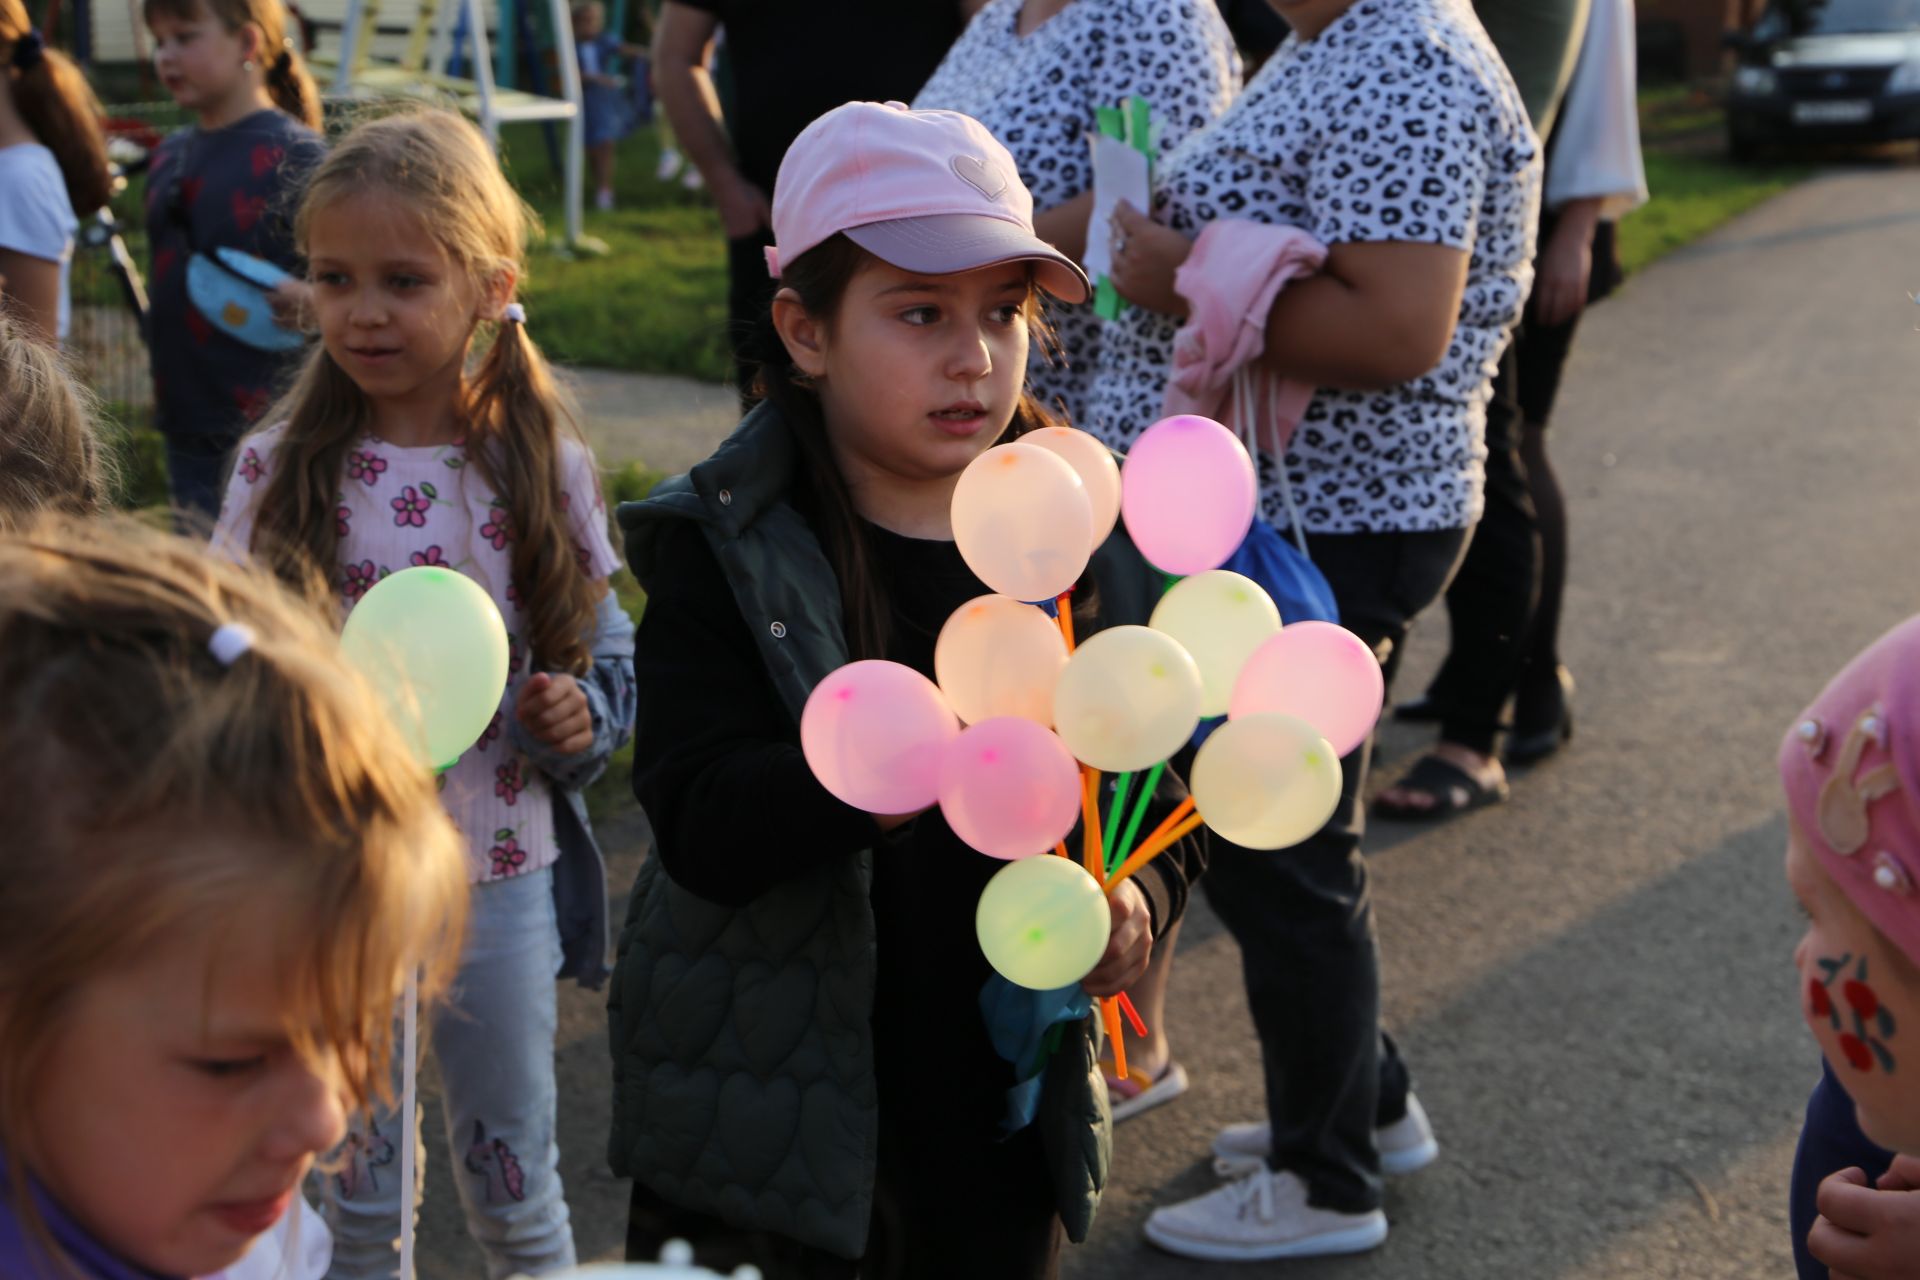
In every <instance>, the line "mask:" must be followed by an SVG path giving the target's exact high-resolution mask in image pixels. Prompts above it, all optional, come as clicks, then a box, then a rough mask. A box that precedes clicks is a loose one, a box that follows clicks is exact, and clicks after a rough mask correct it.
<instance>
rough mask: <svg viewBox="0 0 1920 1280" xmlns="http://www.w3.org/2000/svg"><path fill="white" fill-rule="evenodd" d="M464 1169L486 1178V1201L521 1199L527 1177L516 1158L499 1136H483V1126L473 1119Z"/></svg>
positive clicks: (492, 1202) (485, 1127) (524, 1195)
mask: <svg viewBox="0 0 1920 1280" xmlns="http://www.w3.org/2000/svg"><path fill="white" fill-rule="evenodd" d="M467 1171H468V1172H469V1173H477V1174H479V1175H480V1176H481V1177H483V1178H485V1179H486V1180H487V1203H488V1204H499V1203H500V1202H501V1201H503V1200H525V1199H526V1198H527V1180H526V1177H525V1175H523V1174H522V1173H521V1172H520V1158H519V1157H518V1156H516V1155H514V1154H513V1148H512V1147H509V1146H508V1145H507V1144H506V1143H505V1142H502V1141H501V1140H500V1139H499V1138H493V1139H489V1138H488V1137H487V1126H486V1125H484V1124H482V1123H481V1122H480V1121H478V1120H475V1121H474V1122H473V1145H472V1146H470V1147H468V1148H467Z"/></svg>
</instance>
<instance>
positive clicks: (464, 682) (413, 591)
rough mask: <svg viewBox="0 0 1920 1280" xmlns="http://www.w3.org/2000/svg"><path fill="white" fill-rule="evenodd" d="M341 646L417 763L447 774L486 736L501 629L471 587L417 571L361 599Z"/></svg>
mask: <svg viewBox="0 0 1920 1280" xmlns="http://www.w3.org/2000/svg"><path fill="white" fill-rule="evenodd" d="M340 646H341V648H342V649H344V650H345V651H346V655H347V659H348V661H350V662H352V663H353V664H354V666H356V667H358V668H359V669H360V671H361V672H362V673H363V674H364V675H365V676H366V677H367V679H368V680H369V681H371V682H372V684H373V687H374V688H375V689H377V690H379V691H380V694H381V696H382V697H383V698H385V699H386V702H387V707H388V709H389V710H390V711H391V712H392V714H393V719H394V724H395V725H396V727H398V728H399V730H400V732H401V733H402V734H404V735H405V736H406V738H407V740H408V743H409V745H410V746H412V748H413V751H414V754H415V755H416V756H417V757H418V758H419V759H420V761H421V763H423V764H425V765H427V766H429V767H431V768H433V769H435V770H445V769H449V768H451V767H452V766H453V764H454V762H455V761H457V760H458V759H459V758H460V755H461V753H462V752H464V751H465V750H466V749H467V748H468V747H470V746H472V745H473V744H474V743H475V742H477V741H479V739H480V735H481V734H482V733H484V732H486V728H487V724H488V722H489V721H491V720H492V719H493V715H494V712H496V711H498V710H499V709H500V695H501V694H502V693H504V692H505V691H506V687H507V627H506V624H505V623H504V622H502V621H501V619H500V610H499V609H498V608H497V607H496V606H495V605H494V603H493V598H492V597H491V596H489V595H488V594H487V593H486V592H485V591H484V590H483V589H482V588H481V586H480V584H479V583H477V582H475V581H474V580H473V579H472V578H469V577H467V576H466V575H465V574H462V573H457V572H455V571H454V570H452V569H441V568H435V567H433V566H427V565H423V566H419V567H416V568H412V569H402V570H400V572H398V573H394V574H389V575H388V576H386V577H384V578H382V579H381V580H380V581H379V582H377V583H375V584H374V586H373V589H372V590H370V591H368V592H367V594H366V595H364V596H362V597H361V598H360V603H359V604H357V605H355V606H354V609H353V612H352V613H350V614H348V615H347V624H346V626H345V627H344V628H343V629H342V630H341V632H340Z"/></svg>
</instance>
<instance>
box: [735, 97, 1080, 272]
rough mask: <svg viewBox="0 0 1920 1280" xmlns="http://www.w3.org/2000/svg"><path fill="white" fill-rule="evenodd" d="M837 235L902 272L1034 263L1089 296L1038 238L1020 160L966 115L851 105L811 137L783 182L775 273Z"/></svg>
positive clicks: (771, 262)
mask: <svg viewBox="0 0 1920 1280" xmlns="http://www.w3.org/2000/svg"><path fill="white" fill-rule="evenodd" d="M836 233H844V234H845V235H846V236H847V238H848V239H850V240H852V241H853V242H854V243H855V244H857V245H859V246H860V247H861V248H862V249H865V250H866V251H867V252H868V253H871V254H872V255H874V256H875V257H876V258H879V259H880V260H881V261H882V262H886V263H890V264H892V265H893V266H896V267H899V268H900V269H901V270H902V271H913V272H917V273H919V274H921V275H930V276H944V275H953V274H955V273H957V272H961V271H972V270H975V269H976V268H979V267H991V266H995V265H998V264H999V263H1002V262H1022V261H1030V262H1032V263H1034V264H1035V268H1036V270H1035V278H1036V279H1037V281H1038V282H1039V284H1040V286H1041V288H1043V289H1045V290H1046V291H1047V292H1048V293H1051V294H1053V295H1054V296H1055V297H1056V298H1059V299H1061V300H1062V301H1065V302H1085V301H1086V300H1087V297H1088V293H1089V290H1088V288H1087V273H1086V272H1084V271H1082V270H1081V269H1080V265H1079V264H1078V263H1076V262H1075V261H1074V260H1073V259H1072V258H1069V257H1068V256H1067V255H1066V254H1064V253H1061V252H1060V251H1059V250H1058V249H1056V248H1054V247H1053V246H1052V245H1050V244H1048V243H1047V242H1046V241H1044V240H1042V239H1041V238H1040V237H1039V236H1037V235H1035V234H1034V231H1033V196H1032V194H1031V193H1029V192H1028V191H1027V188H1026V184H1025V183H1023V182H1021V181H1020V171H1019V169H1018V168H1017V167H1016V166H1015V165H1014V163H1013V157H1012V156H1011V155H1009V154H1007V149H1006V148H1005V147H1003V146H1001V145H1000V143H999V141H998V140H997V139H996V138H995V137H994V136H993V135H992V134H991V133H988V132H987V130H986V126H984V125H982V124H981V123H980V122H979V121H978V120H975V119H974V118H973V117H971V116H963V115H961V114H960V113H959V112H957V111H914V110H911V109H909V108H908V107H907V105H906V104H905V103H903V102H849V103H847V104H846V105H845V106H842V107H835V108H834V109H833V110H831V111H829V112H827V113H826V114H825V115H823V116H821V117H820V118H819V119H818V120H815V121H814V122H813V123H812V124H810V125H808V126H807V127H806V128H805V129H803V130H802V131H801V133H800V136H799V137H797V138H795V139H794V140H793V145H792V146H791V147H789V148H787V154H786V158H785V159H783V160H781V162H780V175H779V177H778V178H777V179H776V180H775V182H774V187H773V239H774V246H773V247H772V248H770V249H768V250H767V271H768V273H769V274H771V275H774V276H776V277H777V276H778V275H779V274H780V264H781V263H783V262H792V261H794V260H795V259H796V258H798V257H799V256H800V255H801V254H803V253H805V252H806V251H807V250H809V249H811V248H813V247H814V246H815V245H817V244H819V243H821V242H822V241H824V240H826V239H828V238H829V237H831V236H833V235H834V234H836Z"/></svg>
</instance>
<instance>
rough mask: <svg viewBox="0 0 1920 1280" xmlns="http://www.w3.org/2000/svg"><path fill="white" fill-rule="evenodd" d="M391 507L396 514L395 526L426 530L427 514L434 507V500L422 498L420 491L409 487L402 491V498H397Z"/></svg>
mask: <svg viewBox="0 0 1920 1280" xmlns="http://www.w3.org/2000/svg"><path fill="white" fill-rule="evenodd" d="M391 505H392V507H393V510H394V512H395V514H394V517H393V522H394V524H396V525H399V526H401V527H403V528H404V527H405V526H407V525H412V526H413V527H414V528H416V529H419V528H424V527H425V525H426V523H427V512H428V511H429V510H431V509H432V507H433V499H432V498H430V497H424V496H422V495H421V493H420V491H419V490H417V489H415V488H414V487H413V486H412V485H408V486H407V487H406V488H404V489H402V490H401V491H400V496H399V497H397V498H395V499H394V500H393V502H392V504H391Z"/></svg>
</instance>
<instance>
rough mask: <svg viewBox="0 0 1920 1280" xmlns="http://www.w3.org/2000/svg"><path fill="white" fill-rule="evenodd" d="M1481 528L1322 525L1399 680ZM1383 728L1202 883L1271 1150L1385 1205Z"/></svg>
mask: <svg viewBox="0 0 1920 1280" xmlns="http://www.w3.org/2000/svg"><path fill="white" fill-rule="evenodd" d="M1466 543H1467V531H1466V530H1464V529H1450V530H1445V531H1441V532H1435V533H1380V534H1342V535H1328V536H1323V537H1310V538H1309V539H1308V551H1309V553H1310V554H1311V555H1312V557H1313V561H1314V563H1315V564H1317V565H1318V566H1319V567H1320V570H1321V572H1323V573H1325V574H1326V576H1327V580H1328V582H1329V583H1330V584H1331V585H1332V587H1333V593H1334V598H1335V599H1336V600H1337V601H1338V603H1339V606H1340V622H1341V625H1342V626H1344V627H1346V628H1347V629H1348V630H1350V631H1352V632H1353V633H1355V634H1356V635H1358V636H1359V637H1360V638H1361V639H1362V640H1364V641H1366V642H1367V643H1368V644H1369V645H1371V646H1373V649H1374V652H1375V653H1376V654H1377V655H1378V656H1379V658H1380V661H1381V665H1382V667H1383V668H1384V669H1385V673H1386V676H1387V680H1388V683H1389V684H1391V682H1392V679H1393V674H1394V671H1395V669H1396V668H1397V667H1398V666H1399V662H1400V655H1401V651H1402V648H1403V646H1404V644H1405V642H1406V638H1407V633H1408V631H1409V630H1410V629H1411V627H1412V624H1413V620H1414V618H1415V617H1417V616H1418V615H1419V613H1420V612H1421V611H1422V610H1423V609H1425V608H1426V607H1427V606H1428V605H1430V604H1432V603H1433V602H1434V600H1436V599H1438V598H1439V596H1440V594H1441V592H1442V591H1444V590H1445V589H1446V585H1447V580H1448V579H1449V578H1450V577H1452V576H1453V573H1454V570H1455V568H1456V567H1457V566H1458V564H1459V562H1460V556H1461V553H1462V552H1463V551H1464V550H1465V548H1466ZM1372 750H1373V740H1372V739H1371V738H1369V739H1368V740H1367V741H1366V742H1364V743H1362V744H1361V745H1360V746H1359V747H1358V748H1357V749H1356V750H1355V751H1354V753H1353V754H1352V755H1350V756H1348V757H1347V758H1346V759H1345V760H1343V761H1341V772H1342V777H1343V781H1342V787H1341V795H1340V807H1339V808H1338V809H1337V810H1335V812H1334V816H1333V818H1332V819H1331V820H1330V821H1329V822H1328V823H1327V825H1326V826H1325V827H1324V828H1323V829H1322V830H1321V831H1320V832H1319V833H1318V834H1316V835H1314V836H1313V837H1312V838H1311V839H1309V840H1307V841H1306V842H1305V843H1304V844H1301V845H1298V846H1296V847H1295V848H1292V849H1287V850H1284V851H1281V852H1279V853H1272V852H1262V851H1258V850H1252V849H1242V848H1239V847H1237V846H1235V845H1230V844H1227V843H1226V842H1224V841H1222V840H1220V839H1218V837H1216V838H1215V840H1214V852H1213V862H1212V865H1211V866H1210V867H1209V869H1208V871H1207V874H1206V876H1205V878H1203V879H1202V880H1201V884H1203V885H1204V886H1206V891H1207V901H1208V902H1209V903H1210V904H1211V905H1212V907H1213V910H1214V914H1216V915H1218V916H1219V917H1220V919H1221V921H1222V922H1223V923H1224V924H1225V925H1226V926H1227V928H1228V930H1229V931H1230V932H1232V934H1233V936H1234V938H1235V940H1236V941H1238V942H1239V944H1240V956H1241V964H1242V967H1243V969H1244V970H1245V975H1246V983H1247V1003H1248V1005H1249V1007H1250V1009H1251V1011H1252V1014H1253V1025H1254V1030H1255V1032H1256V1033H1257V1034H1258V1036H1259V1038H1260V1054H1261V1061H1262V1065H1263V1067H1264V1070H1265V1077H1266V1092H1267V1116H1268V1118H1269V1119H1270V1120H1271V1121H1272V1124H1273V1151H1272V1154H1271V1155H1270V1156H1269V1164H1270V1165H1271V1166H1272V1167H1273V1168H1275V1169H1280V1170H1286V1171H1289V1172H1292V1173H1294V1174H1297V1175H1298V1176H1299V1177H1300V1178H1301V1179H1302V1180H1304V1181H1305V1182H1306V1184H1307V1186H1308V1188H1309V1191H1310V1194H1311V1198H1312V1201H1313V1203H1314V1204H1316V1205H1320V1206H1322V1207H1324V1208H1330V1209H1338V1210H1342V1211H1345V1212H1349V1213H1361V1212H1367V1211H1369V1210H1372V1209H1377V1208H1379V1207H1380V1155H1379V1152H1378V1151H1377V1150H1376V1149H1375V1148H1374V1141H1373V1131H1374V1128H1375V1126H1377V1125H1380V1124H1390V1123H1392V1122H1393V1121H1395V1120H1398V1119H1400V1118H1401V1117H1402V1116H1404V1115H1405V1114H1406V1110H1407V1090H1408V1087H1409V1084H1408V1075H1407V1068H1406V1064H1405V1063H1403V1062H1402V1061H1401V1059H1400V1055H1399V1052H1398V1050H1397V1049H1396V1047H1395V1046H1394V1043H1393V1041H1392V1039H1391V1038H1389V1037H1388V1036H1387V1035H1386V1034H1385V1032H1383V1031H1382V1030H1381V1028H1380V960H1379V950H1378V947H1377V945H1376V942H1375V938H1374V931H1373V907H1372V902H1371V899H1370V897H1369V895H1368V888H1367V864H1366V860H1365V859H1364V858H1363V857H1362V856H1361V852H1360V837H1361V832H1362V830H1363V828H1364V825H1365V819H1364V812H1365V811H1364V809H1363V807H1362V805H1361V794H1362V792H1363V791H1364V790H1365V786H1366V774H1367V763H1368V760H1369V757H1370V756H1371V753H1372Z"/></svg>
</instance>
